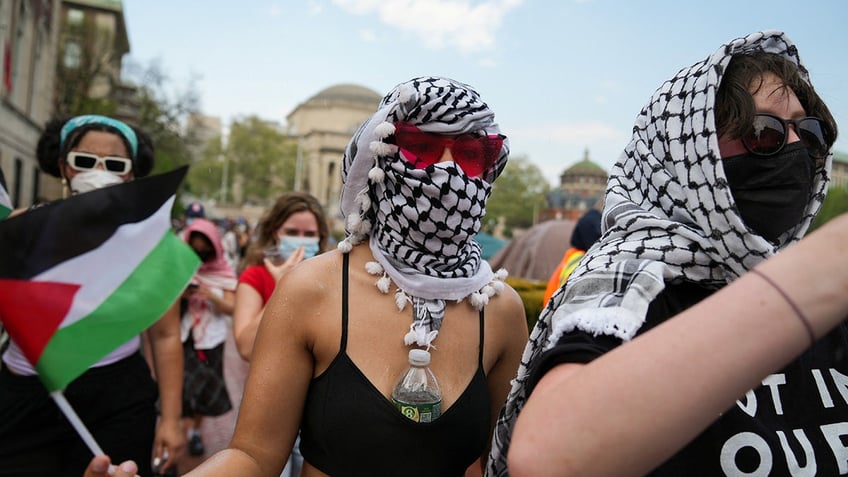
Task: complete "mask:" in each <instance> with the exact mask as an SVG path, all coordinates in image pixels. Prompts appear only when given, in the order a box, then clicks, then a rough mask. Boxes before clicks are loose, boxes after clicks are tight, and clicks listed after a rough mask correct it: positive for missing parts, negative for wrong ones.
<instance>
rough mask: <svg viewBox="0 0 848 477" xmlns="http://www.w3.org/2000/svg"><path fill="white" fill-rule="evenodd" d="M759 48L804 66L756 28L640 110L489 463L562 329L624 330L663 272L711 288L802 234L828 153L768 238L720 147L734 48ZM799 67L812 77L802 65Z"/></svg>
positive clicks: (537, 331) (517, 384)
mask: <svg viewBox="0 0 848 477" xmlns="http://www.w3.org/2000/svg"><path fill="white" fill-rule="evenodd" d="M753 51H765V52H770V53H776V54H779V55H782V56H784V57H785V58H787V59H788V60H789V61H791V62H792V63H795V64H797V65H799V66H801V63H800V59H799V57H798V52H797V49H796V48H795V46H794V45H793V44H792V42H791V41H790V40H789V39H788V38H787V37H786V36H785V35H784V34H783V33H782V32H778V31H765V32H759V33H754V34H751V35H748V36H746V37H743V38H738V39H736V40H733V41H731V42H729V43H728V44H726V45H723V46H722V47H721V48H719V49H718V50H717V51H716V52H715V53H714V54H713V55H711V56H709V57H708V58H706V59H705V60H703V61H701V62H699V63H696V64H694V65H692V66H691V67H688V68H684V69H682V70H680V71H679V72H678V73H677V75H676V76H675V77H674V78H672V79H670V80H668V81H666V82H665V83H664V84H663V85H662V86H661V87H660V88H659V89H658V90H657V91H656V92H655V93H654V95H653V96H652V97H651V99H650V101H649V103H648V104H647V105H646V106H645V108H644V109H642V111H641V113H640V114H639V116H638V117H637V119H636V124H635V126H634V128H633V136H632V138H631V140H630V143H629V144H627V146H626V147H625V149H624V153H623V154H622V156H621V157H620V159H619V161H618V163H616V164H615V166H614V167H613V169H612V171H611V173H610V178H609V182H608V185H607V193H606V199H605V204H604V213H603V220H602V231H603V235H602V237H601V239H600V241H599V242H597V243H596V244H595V246H593V247H592V248H591V249H590V250H589V251H588V252H587V253H586V255H585V257H584V258H583V260H582V262H581V264H580V265H579V266H578V267H577V269H576V270H575V271H574V273H573V274H572V275H571V278H570V279H569V281H568V282H567V286H566V287H565V288H563V289H560V290H559V291H558V292H557V293H556V294H554V296H553V297H552V298H551V300H550V303H549V305H548V306H547V307H546V308H545V309H544V310H543V312H542V314H541V316H540V317H539V320H538V322H537V324H536V327H535V328H534V329H533V331H532V333H531V335H530V340H529V342H528V344H527V347H526V348H525V350H524V355H523V357H522V360H521V366H520V367H519V370H518V375H517V377H516V379H515V381H514V382H513V387H512V390H511V391H510V394H509V397H508V398H507V402H506V405H505V406H504V408H503V409H502V411H501V416H500V418H499V419H498V426H497V429H496V431H495V436H494V439H493V444H492V453H491V455H490V459H489V464H488V468H487V474H486V475H489V476H493V475H496V476H501V475H506V452H507V449H508V447H509V437H510V435H511V432H512V427H513V425H514V422H515V418H516V417H517V415H518V412H519V411H520V410H521V408H522V407H523V405H524V402H525V401H526V399H527V392H526V388H525V383H526V378H527V374H528V370H529V369H531V367H532V366H533V365H534V363H535V360H536V358H537V357H538V356H539V355H540V354H541V353H542V351H543V350H544V349H546V348H547V347H548V346H551V345H552V344H555V343H556V341H557V340H558V339H559V337H560V336H561V335H562V334H563V333H567V332H570V331H572V330H574V329H580V330H583V331H585V332H588V333H591V334H594V335H600V334H605V335H611V336H615V337H618V338H619V339H621V340H623V341H627V340H630V339H632V338H633V337H634V336H635V335H636V333H637V331H638V330H639V328H640V327H641V326H642V324H643V323H644V320H645V316H646V313H647V310H648V305H649V304H650V302H651V301H652V300H653V299H654V298H655V297H656V296H657V295H658V294H659V293H660V292H661V291H662V290H663V289H664V287H665V283H666V282H680V281H687V282H693V283H698V284H700V285H702V286H704V287H708V288H718V287H720V286H722V285H724V284H726V283H729V282H731V281H733V280H734V279H736V278H737V277H739V276H741V275H742V274H744V273H745V272H746V271H748V270H750V269H751V268H753V267H754V266H756V265H757V264H758V263H760V262H762V261H763V260H765V259H767V258H769V257H771V256H772V255H774V254H775V253H776V252H777V251H778V250H780V249H782V248H784V247H786V246H787V245H789V244H791V243H793V242H795V241H797V240H799V239H800V238H801V237H802V236H803V235H804V232H806V230H807V228H808V227H809V225H810V223H811V222H812V220H813V218H814V217H815V215H816V213H817V212H818V210H819V209H820V207H821V204H822V200H823V199H824V193H825V191H826V188H827V183H828V180H829V173H830V166H831V161H832V157H830V156H829V157H828V159H827V161H826V165H825V168H824V169H823V170H821V171H819V172H818V173H817V175H816V178H815V183H814V185H813V194H812V196H811V198H810V201H809V203H808V205H807V208H806V211H805V214H804V217H803V218H802V220H801V222H800V223H799V224H798V225H797V226H795V227H794V228H791V229H790V230H788V231H787V232H786V233H785V234H783V235H782V236H781V237H780V240H779V243H778V244H777V245H773V244H771V243H770V242H768V241H767V240H766V239H764V238H763V237H761V236H759V235H757V234H755V233H754V232H752V231H750V230H749V229H748V228H747V227H746V226H745V224H744V223H743V221H742V218H741V216H740V215H739V212H738V210H737V209H736V207H735V203H734V200H733V196H732V194H731V191H730V189H729V187H728V185H727V179H726V177H725V175H724V169H723V167H722V163H721V157H720V155H719V148H718V135H717V133H716V124H715V101H716V91H717V90H718V87H719V84H720V81H721V79H722V73H723V71H724V70H725V68H726V67H727V65H728V64H729V63H730V59H731V57H732V55H734V54H738V53H745V52H753ZM799 69H800V73H801V75H802V77H803V78H804V79H805V80H806V81H808V82H809V78H808V77H807V73H806V70H805V69H804V68H803V66H801V67H800V68H799Z"/></svg>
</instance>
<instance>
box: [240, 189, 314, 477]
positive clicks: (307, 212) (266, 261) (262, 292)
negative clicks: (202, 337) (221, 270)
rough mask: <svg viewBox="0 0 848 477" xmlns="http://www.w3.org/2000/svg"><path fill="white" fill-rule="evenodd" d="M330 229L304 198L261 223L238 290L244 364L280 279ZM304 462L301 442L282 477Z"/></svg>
mask: <svg viewBox="0 0 848 477" xmlns="http://www.w3.org/2000/svg"><path fill="white" fill-rule="evenodd" d="M329 233H330V229H329V226H328V225H327V219H326V216H325V215H324V209H323V208H322V207H321V204H320V203H319V202H318V199H316V198H315V197H313V196H311V195H309V194H307V193H304V192H291V193H287V194H284V195H282V196H280V197H279V198H278V199H277V202H276V203H275V204H274V207H272V208H271V210H269V211H268V212H267V213H266V214H265V216H264V217H263V218H262V219H261V220H260V222H259V224H258V227H257V232H256V235H255V240H254V241H253V242H252V243H251V245H250V247H249V248H248V251H247V253H246V255H245V260H244V262H245V264H246V265H247V267H246V268H244V271H243V272H242V273H241V275H240V277H239V283H238V287H237V288H236V305H235V311H234V312H233V333H234V335H235V341H236V347H237V348H238V352H239V354H240V355H241V357H242V358H243V359H245V360H246V361H250V356H251V353H252V351H253V342H254V340H255V339H256V330H257V328H258V327H259V322H260V321H261V319H262V314H263V313H264V312H265V304H266V303H268V300H269V299H270V298H271V293H273V291H274V288H275V287H276V284H277V282H278V281H279V280H280V277H282V276H283V275H285V274H286V273H287V272H288V271H289V270H291V269H292V268H293V267H294V266H295V265H297V264H299V263H300V262H302V261H303V260H306V259H308V258H311V257H314V256H315V255H317V254H319V253H321V252H323V251H324V250H325V249H326V245H327V237H328V236H329ZM302 462H303V457H302V456H301V455H300V451H299V442H295V445H294V448H293V449H292V454H291V457H290V458H289V461H288V463H287V464H286V468H285V470H284V471H283V474H282V476H283V477H288V476H296V475H298V474H299V473H300V468H301V465H302Z"/></svg>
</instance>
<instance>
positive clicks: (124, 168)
mask: <svg viewBox="0 0 848 477" xmlns="http://www.w3.org/2000/svg"><path fill="white" fill-rule="evenodd" d="M68 164H70V165H71V167H73V168H74V169H76V170H78V171H90V170H92V169H94V168H96V167H97V165H98V164H102V165H103V169H104V170H105V171H108V172H111V173H112V174H117V175H119V176H120V175H124V174H127V173H129V172H130V171H131V170H132V159H127V158H126V157H116V156H98V155H97V154H92V153H90V152H69V153H68Z"/></svg>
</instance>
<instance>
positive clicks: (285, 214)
mask: <svg viewBox="0 0 848 477" xmlns="http://www.w3.org/2000/svg"><path fill="white" fill-rule="evenodd" d="M303 211H307V212H312V215H314V216H315V220H316V221H317V222H318V250H319V253H321V252H323V251H325V250H326V248H327V238H328V237H329V236H330V226H329V225H328V224H327V216H326V215H325V214H324V208H323V207H321V204H320V203H319V202H318V199H316V198H315V197H314V196H312V195H311V194H308V193H306V192H288V193H285V194H283V195H281V196H280V197H279V198H278V199H277V201H276V202H275V203H274V206H273V207H271V209H270V210H269V211H268V212H266V213H265V215H263V216H262V218H261V219H260V220H259V223H258V224H257V226H256V232H254V235H253V240H251V242H250V245H249V246H248V247H247V252H246V253H245V255H244V260H243V261H242V265H241V267H240V268H241V269H244V268H247V267H248V266H250V265H259V264H261V263H263V258H264V257H263V255H262V250H264V249H265V248H266V247H271V246H273V245H276V244H277V236H276V235H275V232H276V231H277V229H279V228H280V226H282V225H283V224H284V223H285V221H286V220H288V219H289V217H291V216H292V215H293V214H296V213H298V212H303Z"/></svg>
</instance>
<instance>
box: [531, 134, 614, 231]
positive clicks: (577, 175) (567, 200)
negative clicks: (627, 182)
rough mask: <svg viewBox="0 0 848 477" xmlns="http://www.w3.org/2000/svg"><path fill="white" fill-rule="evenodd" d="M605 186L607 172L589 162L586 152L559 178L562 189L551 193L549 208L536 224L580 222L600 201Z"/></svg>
mask: <svg viewBox="0 0 848 477" xmlns="http://www.w3.org/2000/svg"><path fill="white" fill-rule="evenodd" d="M606 186H607V171H605V170H604V168H602V167H601V166H599V165H597V164H595V163H594V162H592V161H591V160H590V159H589V150H588V149H587V150H586V151H585V152H584V153H583V160H581V161H580V162H578V163H576V164H574V165H572V166H570V167H569V168H568V169H566V170H565V171H564V172H563V173H562V175H560V176H559V187H558V188H556V189H554V190H553V191H551V192H549V193H548V197H547V199H548V208H547V209H545V210H543V211H542V212H541V213H540V214H539V217H538V218H537V221H538V222H544V221H546V220H560V219H569V220H577V219H579V218H580V216H581V215H583V213H584V212H586V211H587V210H589V209H590V208H592V207H593V206H595V205H596V204H597V203H598V202H599V201H600V199H601V198H602V197H603V195H604V191H605V190H606Z"/></svg>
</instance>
